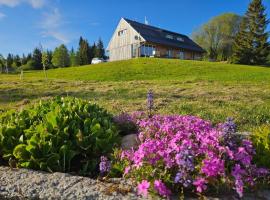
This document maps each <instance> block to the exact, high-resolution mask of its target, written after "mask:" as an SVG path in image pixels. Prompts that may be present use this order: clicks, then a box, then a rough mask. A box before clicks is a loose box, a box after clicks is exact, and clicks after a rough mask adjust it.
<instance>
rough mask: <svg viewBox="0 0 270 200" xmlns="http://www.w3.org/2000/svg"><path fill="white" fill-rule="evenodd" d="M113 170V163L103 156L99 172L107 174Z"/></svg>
mask: <svg viewBox="0 0 270 200" xmlns="http://www.w3.org/2000/svg"><path fill="white" fill-rule="evenodd" d="M110 169H111V162H110V161H109V160H108V158H107V157H105V156H101V157H100V163H99V171H100V173H101V174H106V173H108V172H109V171H110Z"/></svg>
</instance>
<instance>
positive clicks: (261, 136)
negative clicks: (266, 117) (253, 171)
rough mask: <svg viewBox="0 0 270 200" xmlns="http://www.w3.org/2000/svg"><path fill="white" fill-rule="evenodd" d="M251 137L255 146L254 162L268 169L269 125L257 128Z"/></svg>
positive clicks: (269, 165) (269, 159) (269, 154)
mask: <svg viewBox="0 0 270 200" xmlns="http://www.w3.org/2000/svg"><path fill="white" fill-rule="evenodd" d="M251 138H252V141H253V143H254V146H255V148H256V155H255V157H254V159H255V161H256V163H257V164H258V165H259V166H265V167H268V168H269V169H270V126H269V125H265V126H261V127H259V128H257V129H256V130H254V132H253V133H252V136H251Z"/></svg>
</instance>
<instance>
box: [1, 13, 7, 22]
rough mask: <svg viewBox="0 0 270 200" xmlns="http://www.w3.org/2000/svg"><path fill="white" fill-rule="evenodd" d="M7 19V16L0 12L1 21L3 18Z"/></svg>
mask: <svg viewBox="0 0 270 200" xmlns="http://www.w3.org/2000/svg"><path fill="white" fill-rule="evenodd" d="M5 17H6V15H5V14H4V13H1V12H0V20H1V19H3V18H5Z"/></svg>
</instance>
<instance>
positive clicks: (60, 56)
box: [52, 44, 70, 67]
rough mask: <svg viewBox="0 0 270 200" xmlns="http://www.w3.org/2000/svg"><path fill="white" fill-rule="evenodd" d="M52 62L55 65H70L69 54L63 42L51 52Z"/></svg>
mask: <svg viewBox="0 0 270 200" xmlns="http://www.w3.org/2000/svg"><path fill="white" fill-rule="evenodd" d="M52 63H53V65H54V66H55V67H69V65H70V59H69V54H68V50H67V48H66V46H65V45H64V44H62V45H60V46H59V47H57V48H55V50H54V52H53V57H52Z"/></svg>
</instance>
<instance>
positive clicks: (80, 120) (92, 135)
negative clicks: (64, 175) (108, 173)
mask: <svg viewBox="0 0 270 200" xmlns="http://www.w3.org/2000/svg"><path fill="white" fill-rule="evenodd" d="M118 141H119V136H118V129H117V128H116V126H115V124H114V122H113V117H112V115H111V114H109V113H107V111H106V110H104V109H102V108H100V107H98V106H97V105H95V104H90V103H88V102H86V101H83V100H80V99H77V98H60V97H57V98H54V99H52V100H46V101H40V103H39V104H37V105H34V106H32V107H28V108H26V109H24V110H22V111H19V112H17V111H8V112H4V113H2V114H0V157H2V158H3V159H5V160H6V161H8V160H10V159H14V160H16V162H17V166H18V167H24V168H31V169H40V170H45V171H60V172H80V173H82V174H84V175H92V176H94V175H96V172H97V170H98V163H99V158H100V156H101V155H107V154H109V153H111V152H112V149H113V147H114V146H116V144H117V143H118Z"/></svg>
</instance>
